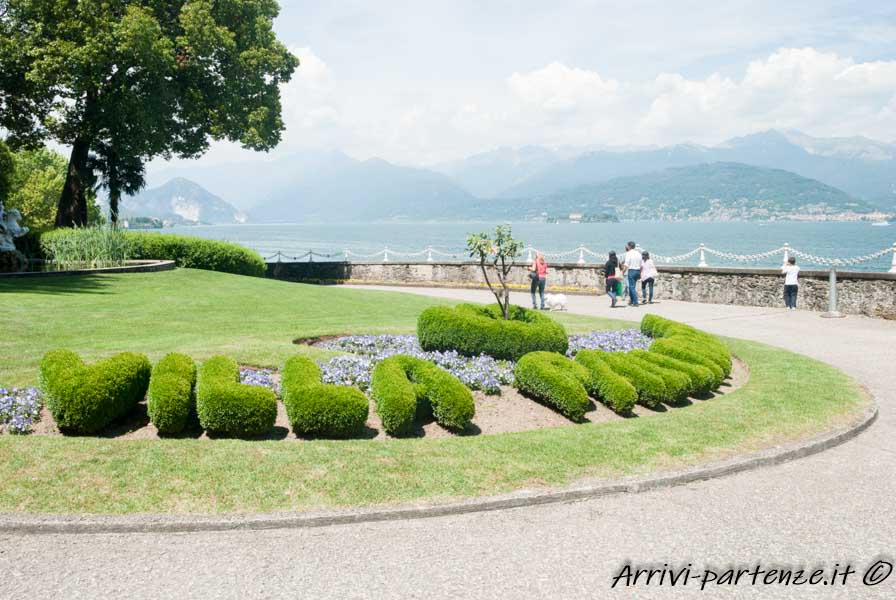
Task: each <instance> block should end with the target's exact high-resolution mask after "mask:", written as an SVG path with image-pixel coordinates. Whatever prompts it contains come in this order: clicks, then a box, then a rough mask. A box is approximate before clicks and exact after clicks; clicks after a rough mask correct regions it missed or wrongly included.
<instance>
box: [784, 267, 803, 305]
mask: <svg viewBox="0 0 896 600" xmlns="http://www.w3.org/2000/svg"><path fill="white" fill-rule="evenodd" d="M781 272H782V273H784V306H786V307H787V309H788V310H796V293H797V292H798V291H799V289H800V284H799V282H798V281H797V277H798V276H799V274H800V268H799V267H798V266H796V257H795V256H791V257H789V258H788V259H787V264H785V265H784V266H783V267H781Z"/></svg>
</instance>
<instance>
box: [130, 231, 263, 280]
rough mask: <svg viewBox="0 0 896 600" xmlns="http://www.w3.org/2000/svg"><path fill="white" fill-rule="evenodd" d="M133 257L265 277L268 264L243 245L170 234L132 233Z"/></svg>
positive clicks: (192, 267) (194, 267)
mask: <svg viewBox="0 0 896 600" xmlns="http://www.w3.org/2000/svg"><path fill="white" fill-rule="evenodd" d="M127 238H128V241H129V242H130V243H131V258H134V259H147V260H148V259H162V260H173V261H174V262H175V263H176V264H177V266H178V267H186V268H190V269H205V270H207V271H221V272H223V273H234V274H236V275H252V276H254V277H264V276H265V274H266V273H267V265H266V264H265V262H264V259H262V258H261V255H259V254H258V253H257V252H255V251H253V250H250V249H248V248H246V247H244V246H240V245H239V244H234V243H231V242H221V241H218V240H206V239H203V238H198V237H189V236H185V235H175V234H170V233H148V232H147V233H143V232H141V233H134V232H131V233H128V235H127Z"/></svg>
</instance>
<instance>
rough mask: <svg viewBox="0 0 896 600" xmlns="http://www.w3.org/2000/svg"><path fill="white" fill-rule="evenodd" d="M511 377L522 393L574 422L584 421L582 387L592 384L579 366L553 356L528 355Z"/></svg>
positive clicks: (586, 408)
mask: <svg viewBox="0 0 896 600" xmlns="http://www.w3.org/2000/svg"><path fill="white" fill-rule="evenodd" d="M513 375H514V378H515V379H516V387H517V389H519V390H520V391H521V392H522V393H524V394H528V395H530V396H533V397H535V398H537V399H538V400H540V401H542V402H544V403H546V404H549V405H551V406H553V407H554V408H555V409H557V410H558V411H560V413H562V414H563V415H565V416H566V417H568V418H569V419H571V420H573V421H581V420H582V419H583V418H584V417H585V411H586V410H588V392H587V391H586V389H585V386H586V385H590V383H591V373H590V372H589V371H588V369H586V368H585V367H584V366H582V365H581V364H579V363H577V362H574V361H572V360H570V359H568V358H566V357H565V356H563V355H562V354H557V353H555V352H530V353H528V354H526V355H525V356H523V357H522V358H521V359H520V360H519V362H518V363H516V366H515V367H514V369H513Z"/></svg>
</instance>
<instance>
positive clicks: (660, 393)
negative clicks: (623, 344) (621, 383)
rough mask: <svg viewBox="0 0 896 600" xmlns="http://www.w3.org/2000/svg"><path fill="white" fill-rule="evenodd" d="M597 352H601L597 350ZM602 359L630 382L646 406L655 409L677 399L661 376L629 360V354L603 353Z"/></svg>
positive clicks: (639, 400) (639, 399)
mask: <svg viewBox="0 0 896 600" xmlns="http://www.w3.org/2000/svg"><path fill="white" fill-rule="evenodd" d="M595 352H601V351H600V350H595ZM601 358H602V359H603V360H604V361H605V362H606V363H607V364H608V365H609V366H610V368H611V369H613V371H615V372H616V373H619V374H620V375H622V376H623V377H625V378H626V379H628V380H629V382H631V384H632V385H633V386H635V389H636V390H638V402H640V403H641V404H643V405H644V406H649V407H654V406H658V405H659V404H661V403H663V402H669V403H671V402H674V401H675V397H674V396H673V395H672V393H670V391H669V390H668V388H667V387H666V383H665V382H664V381H663V379H662V378H661V377H660V376H659V375H655V374H654V373H652V372H650V371H649V370H648V369H645V368H644V367H642V366H641V363H640V362H638V361H634V360H629V358H630V357H629V356H628V354H627V353H626V354H622V353H621V352H602V356H601Z"/></svg>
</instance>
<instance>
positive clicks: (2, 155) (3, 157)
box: [0, 140, 16, 208]
mask: <svg viewBox="0 0 896 600" xmlns="http://www.w3.org/2000/svg"><path fill="white" fill-rule="evenodd" d="M14 178H15V163H14V162H13V158H12V152H10V151H9V146H7V145H6V142H4V141H3V140H0V204H2V205H4V206H6V208H16V207H13V206H11V205H10V204H8V203H7V199H8V198H9V195H10V192H11V191H12V189H13V180H14Z"/></svg>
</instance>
